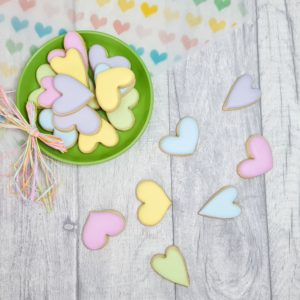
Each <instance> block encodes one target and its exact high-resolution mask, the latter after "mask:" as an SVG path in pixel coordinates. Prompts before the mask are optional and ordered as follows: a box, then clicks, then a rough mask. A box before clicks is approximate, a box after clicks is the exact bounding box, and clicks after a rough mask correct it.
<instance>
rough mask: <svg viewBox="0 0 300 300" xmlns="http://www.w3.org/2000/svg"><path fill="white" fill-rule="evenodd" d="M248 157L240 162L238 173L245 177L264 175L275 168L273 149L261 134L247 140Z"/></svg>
mask: <svg viewBox="0 0 300 300" xmlns="http://www.w3.org/2000/svg"><path fill="white" fill-rule="evenodd" d="M246 150H247V154H248V158H249V159H246V160H244V161H242V162H240V163H239V165H238V167H237V172H238V174H239V175H240V176H241V177H243V178H253V177H256V176H260V175H263V174H265V173H267V172H269V171H270V170H272V168H273V155H272V149H271V147H270V145H269V143H268V141H267V140H266V139H265V138H264V137H263V136H261V135H255V136H251V137H250V138H249V139H248V140H247V142H246Z"/></svg>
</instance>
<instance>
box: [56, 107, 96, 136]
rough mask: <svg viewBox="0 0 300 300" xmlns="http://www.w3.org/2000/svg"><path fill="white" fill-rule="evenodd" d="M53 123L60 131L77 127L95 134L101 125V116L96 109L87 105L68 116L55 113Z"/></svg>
mask: <svg viewBox="0 0 300 300" xmlns="http://www.w3.org/2000/svg"><path fill="white" fill-rule="evenodd" d="M53 124H54V127H55V128H56V129H58V130H59V131H71V130H73V129H77V131H79V132H80V133H83V134H86V135H93V134H95V133H97V132H98V131H99V129H100V126H101V118H100V116H99V115H98V113H97V112H96V111H94V110H93V109H92V108H90V107H89V106H85V107H83V108H82V109H80V110H79V111H77V112H75V113H72V114H70V115H66V116H58V115H55V114H54V115H53Z"/></svg>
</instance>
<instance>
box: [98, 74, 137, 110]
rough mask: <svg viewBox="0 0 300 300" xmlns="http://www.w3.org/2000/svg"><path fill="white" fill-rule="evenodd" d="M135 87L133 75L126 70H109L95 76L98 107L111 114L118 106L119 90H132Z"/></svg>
mask: <svg viewBox="0 0 300 300" xmlns="http://www.w3.org/2000/svg"><path fill="white" fill-rule="evenodd" d="M134 85H135V75H134V73H133V72H132V71H131V70H129V69H127V68H111V69H109V70H106V71H105V72H102V73H100V74H98V75H97V78H96V97H97V100H98V103H99V105H100V107H101V108H102V109H103V110H105V111H106V112H112V111H114V110H116V108H117V107H118V106H119V104H120V100H121V93H120V90H119V89H120V88H128V89H130V88H132V87H133V86H134Z"/></svg>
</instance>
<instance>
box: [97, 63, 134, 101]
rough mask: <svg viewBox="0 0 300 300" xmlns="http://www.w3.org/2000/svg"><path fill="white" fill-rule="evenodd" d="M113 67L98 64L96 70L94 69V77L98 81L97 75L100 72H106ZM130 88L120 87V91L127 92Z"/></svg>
mask: <svg viewBox="0 0 300 300" xmlns="http://www.w3.org/2000/svg"><path fill="white" fill-rule="evenodd" d="M110 68H111V67H110V66H108V65H106V64H99V65H97V67H96V69H95V71H94V78H95V81H96V78H97V76H98V75H99V74H100V73H102V72H105V71H106V70H108V69H110ZM127 90H128V89H127V88H123V89H120V92H121V94H123V95H124V94H126V93H127V92H128V91H127Z"/></svg>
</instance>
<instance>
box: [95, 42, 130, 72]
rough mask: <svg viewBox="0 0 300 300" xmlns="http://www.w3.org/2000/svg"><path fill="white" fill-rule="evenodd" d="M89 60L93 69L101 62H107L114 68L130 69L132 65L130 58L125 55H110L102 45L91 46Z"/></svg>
mask: <svg viewBox="0 0 300 300" xmlns="http://www.w3.org/2000/svg"><path fill="white" fill-rule="evenodd" d="M89 60H90V65H91V67H92V69H93V70H95V68H96V67H97V65H99V64H106V65H108V66H110V67H112V68H116V67H118V68H120V67H121V68H128V69H130V67H131V65H130V62H129V60H128V59H127V58H125V57H123V56H113V57H108V56H107V52H106V49H105V48H104V47H102V46H100V45H93V46H92V47H91V48H90V51H89Z"/></svg>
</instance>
